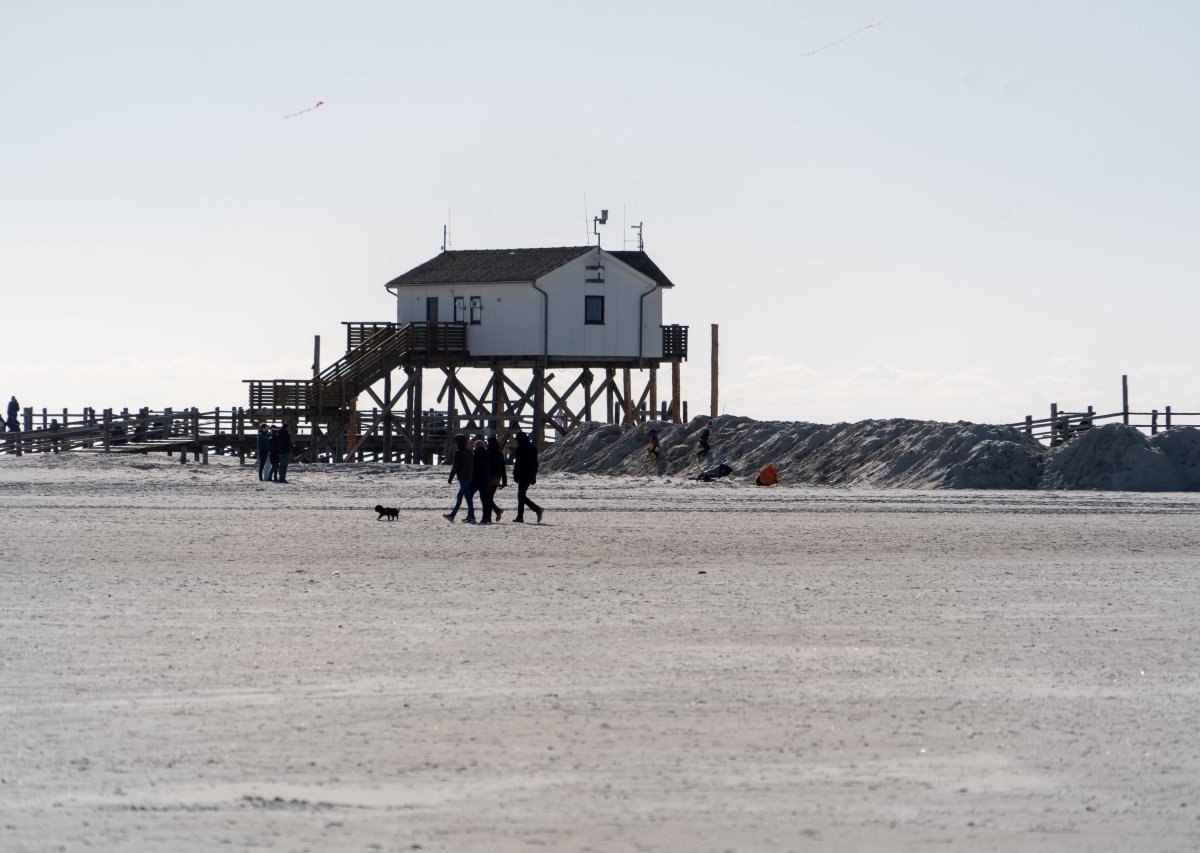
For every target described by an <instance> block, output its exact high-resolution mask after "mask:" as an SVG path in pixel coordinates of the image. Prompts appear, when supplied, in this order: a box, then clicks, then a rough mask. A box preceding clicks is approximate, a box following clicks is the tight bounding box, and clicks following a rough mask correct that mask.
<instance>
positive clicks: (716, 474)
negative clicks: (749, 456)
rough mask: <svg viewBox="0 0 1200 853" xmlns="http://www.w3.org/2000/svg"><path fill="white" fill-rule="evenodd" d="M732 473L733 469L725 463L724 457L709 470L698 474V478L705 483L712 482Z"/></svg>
mask: <svg viewBox="0 0 1200 853" xmlns="http://www.w3.org/2000/svg"><path fill="white" fill-rule="evenodd" d="M732 473H733V469H732V468H730V467H729V465H727V464H726V463H725V460H724V459H722V460H721V461H720V462H718V463H717V466H716V467H715V468H709V469H708V470H707V471H704V472H702V473H700V474H697V475H696V479H697V480H700V481H701V482H704V483H711V482H712V481H713V480H719V479H721V478H722V477H727V476H729V475H730V474H732Z"/></svg>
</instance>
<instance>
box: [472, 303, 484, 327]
mask: <svg viewBox="0 0 1200 853" xmlns="http://www.w3.org/2000/svg"><path fill="white" fill-rule="evenodd" d="M482 322H483V297H482V296H472V297H471V325H472V326H478V325H479V324H480V323H482Z"/></svg>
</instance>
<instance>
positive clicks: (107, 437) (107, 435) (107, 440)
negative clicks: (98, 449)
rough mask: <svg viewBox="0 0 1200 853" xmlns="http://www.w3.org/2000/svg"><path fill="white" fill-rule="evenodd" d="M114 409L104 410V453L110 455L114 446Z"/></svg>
mask: <svg viewBox="0 0 1200 853" xmlns="http://www.w3.org/2000/svg"><path fill="white" fill-rule="evenodd" d="M111 433H112V409H105V410H104V452H105V453H108V452H109V450H110V449H111V444H112V435H111Z"/></svg>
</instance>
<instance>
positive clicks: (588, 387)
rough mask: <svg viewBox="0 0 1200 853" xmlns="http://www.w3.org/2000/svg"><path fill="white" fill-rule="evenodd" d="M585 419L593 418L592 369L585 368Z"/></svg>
mask: <svg viewBox="0 0 1200 853" xmlns="http://www.w3.org/2000/svg"><path fill="white" fill-rule="evenodd" d="M583 419H584V420H585V421H589V422H590V421H591V420H592V371H590V370H588V369H587V368H586V367H585V368H584V369H583Z"/></svg>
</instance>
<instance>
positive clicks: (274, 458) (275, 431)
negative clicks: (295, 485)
mask: <svg viewBox="0 0 1200 853" xmlns="http://www.w3.org/2000/svg"><path fill="white" fill-rule="evenodd" d="M267 457H268V458H269V459H270V460H271V470H270V471H269V472H268V473H267V479H268V480H271V481H274V480H276V479H278V477H279V427H272V428H271V435H270V438H269V439H267Z"/></svg>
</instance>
